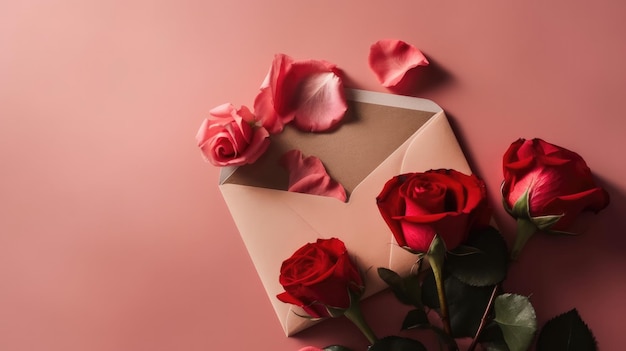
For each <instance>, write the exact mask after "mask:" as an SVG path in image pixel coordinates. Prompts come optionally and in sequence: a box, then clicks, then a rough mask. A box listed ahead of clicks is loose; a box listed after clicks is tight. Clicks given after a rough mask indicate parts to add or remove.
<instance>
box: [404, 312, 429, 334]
mask: <svg viewBox="0 0 626 351" xmlns="http://www.w3.org/2000/svg"><path fill="white" fill-rule="evenodd" d="M429 324H430V322H429V321H428V316H426V311H424V309H414V310H410V311H409V312H408V313H407V314H406V317H404V321H403V322H402V329H403V330H406V329H413V328H417V327H420V326H423V325H429Z"/></svg>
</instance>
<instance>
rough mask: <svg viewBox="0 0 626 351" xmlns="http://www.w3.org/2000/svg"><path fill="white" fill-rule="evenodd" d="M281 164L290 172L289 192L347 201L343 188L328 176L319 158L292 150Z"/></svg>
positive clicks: (281, 159) (282, 158) (285, 155)
mask: <svg viewBox="0 0 626 351" xmlns="http://www.w3.org/2000/svg"><path fill="white" fill-rule="evenodd" d="M280 164H281V166H283V167H285V169H287V171H288V172H289V187H288V189H287V190H288V191H292V192H297V193H304V194H311V195H322V196H330V197H334V198H337V199H339V200H341V201H343V202H345V201H346V199H347V196H346V191H345V190H344V188H343V186H341V184H339V183H338V182H336V181H335V180H333V179H332V178H331V177H330V176H329V175H328V173H327V172H326V168H324V165H323V164H322V161H320V159H319V158H317V157H315V156H309V157H303V155H302V152H300V150H291V151H288V152H286V153H285V154H284V155H283V156H282V157H281V158H280Z"/></svg>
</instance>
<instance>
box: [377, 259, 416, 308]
mask: <svg viewBox="0 0 626 351" xmlns="http://www.w3.org/2000/svg"><path fill="white" fill-rule="evenodd" d="M378 276H379V277H380V279H382V280H383V281H384V282H385V283H387V285H389V288H390V289H391V291H392V292H393V294H394V295H395V296H396V299H398V301H400V302H401V303H403V304H405V305H413V306H415V307H417V308H423V305H422V297H421V288H420V281H419V277H417V276H416V275H412V274H409V275H408V276H406V277H404V278H402V277H401V276H400V275H399V274H398V273H396V272H394V271H392V270H391V269H387V268H383V267H380V268H378Z"/></svg>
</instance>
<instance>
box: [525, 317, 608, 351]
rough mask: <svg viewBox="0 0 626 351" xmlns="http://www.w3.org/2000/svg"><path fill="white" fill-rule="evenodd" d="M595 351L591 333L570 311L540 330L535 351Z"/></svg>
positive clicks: (593, 338) (580, 319) (595, 346)
mask: <svg viewBox="0 0 626 351" xmlns="http://www.w3.org/2000/svg"><path fill="white" fill-rule="evenodd" d="M545 350H549V351H596V350H597V344H596V339H595V337H594V336H593V333H592V332H591V330H590V329H589V327H588V326H587V324H585V322H584V321H583V320H582V318H580V315H579V314H578V311H577V310H576V309H572V310H570V311H568V312H566V313H563V314H561V315H559V316H557V317H555V318H553V319H551V320H549V321H548V322H547V323H546V325H544V327H543V328H542V329H541V333H539V338H538V339H537V351H545Z"/></svg>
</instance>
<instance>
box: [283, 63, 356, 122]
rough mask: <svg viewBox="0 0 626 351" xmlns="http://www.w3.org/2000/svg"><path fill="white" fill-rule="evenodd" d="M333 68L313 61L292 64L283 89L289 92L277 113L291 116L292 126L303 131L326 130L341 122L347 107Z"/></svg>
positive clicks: (328, 64)
mask: <svg viewBox="0 0 626 351" xmlns="http://www.w3.org/2000/svg"><path fill="white" fill-rule="evenodd" d="M338 73H339V71H338V70H337V68H336V66H335V65H333V64H331V63H329V62H326V61H317V60H308V61H299V62H295V63H294V64H293V66H292V68H291V70H290V71H289V73H288V75H287V76H286V77H285V81H284V82H283V84H284V86H283V89H285V91H288V92H293V95H292V96H291V98H290V99H289V100H288V101H285V102H286V103H285V104H281V105H279V106H280V109H279V110H278V111H279V113H280V114H284V115H289V114H293V116H294V117H293V123H294V125H295V126H296V127H297V128H298V129H300V130H302V131H306V132H320V131H327V130H329V129H331V128H333V127H334V126H335V125H337V123H339V122H340V121H341V119H342V118H343V116H344V115H345V113H346V110H347V108H348V105H347V103H346V98H345V94H344V89H343V82H342V80H341V77H340V76H339V75H338Z"/></svg>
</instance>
